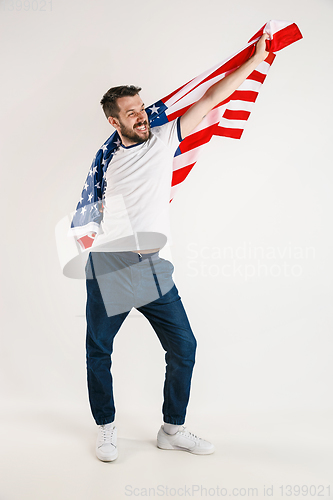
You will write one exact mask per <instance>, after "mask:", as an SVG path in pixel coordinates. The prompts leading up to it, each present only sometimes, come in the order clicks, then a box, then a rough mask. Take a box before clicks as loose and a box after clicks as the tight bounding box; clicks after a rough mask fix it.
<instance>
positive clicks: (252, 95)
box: [229, 90, 258, 102]
mask: <svg viewBox="0 0 333 500" xmlns="http://www.w3.org/2000/svg"><path fill="white" fill-rule="evenodd" d="M257 97H258V92H255V91H254V90H235V92H234V93H233V94H231V96H230V97H229V100H230V101H234V100H236V101H246V102H255V101H256V99H257Z"/></svg>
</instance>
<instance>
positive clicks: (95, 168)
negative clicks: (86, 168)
mask: <svg viewBox="0 0 333 500" xmlns="http://www.w3.org/2000/svg"><path fill="white" fill-rule="evenodd" d="M96 172H97V167H96V166H95V167H94V168H93V171H92V173H93V175H94V174H96Z"/></svg>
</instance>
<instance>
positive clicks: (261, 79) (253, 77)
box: [247, 70, 267, 83]
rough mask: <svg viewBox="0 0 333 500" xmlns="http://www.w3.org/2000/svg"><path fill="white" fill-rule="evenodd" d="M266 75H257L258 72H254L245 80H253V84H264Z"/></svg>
mask: <svg viewBox="0 0 333 500" xmlns="http://www.w3.org/2000/svg"><path fill="white" fill-rule="evenodd" d="M266 76H267V75H263V74H262V73H259V71H256V70H254V71H253V72H252V73H251V74H250V75H249V76H248V77H247V80H254V81H255V82H260V83H264V81H265V78H266Z"/></svg>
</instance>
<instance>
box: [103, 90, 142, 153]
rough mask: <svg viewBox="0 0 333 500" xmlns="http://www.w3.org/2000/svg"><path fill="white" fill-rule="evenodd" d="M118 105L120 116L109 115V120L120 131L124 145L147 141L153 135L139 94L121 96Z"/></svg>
mask: <svg viewBox="0 0 333 500" xmlns="http://www.w3.org/2000/svg"><path fill="white" fill-rule="evenodd" d="M117 105H118V108H119V113H118V116H117V117H113V116H109V118H108V121H109V122H110V123H111V125H112V126H113V127H114V128H115V129H116V130H117V132H118V133H119V135H120V137H121V140H122V143H123V145H124V146H132V145H133V144H139V143H141V142H145V141H147V140H148V139H149V138H150V137H151V131H150V125H149V120H148V116H147V113H146V111H145V107H144V104H143V102H142V99H141V97H140V96H139V94H136V95H134V96H126V97H119V98H118V99H117Z"/></svg>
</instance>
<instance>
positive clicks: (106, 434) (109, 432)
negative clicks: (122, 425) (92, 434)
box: [101, 424, 115, 444]
mask: <svg viewBox="0 0 333 500" xmlns="http://www.w3.org/2000/svg"><path fill="white" fill-rule="evenodd" d="M106 425H107V424H105V425H101V433H102V438H103V441H104V442H110V443H111V441H112V437H113V433H114V430H115V428H114V427H111V428H108V427H106ZM111 444H113V443H111Z"/></svg>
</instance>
